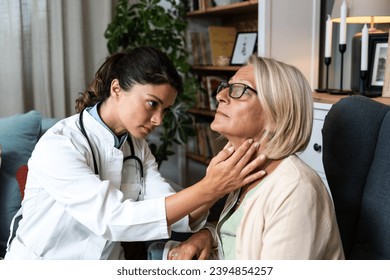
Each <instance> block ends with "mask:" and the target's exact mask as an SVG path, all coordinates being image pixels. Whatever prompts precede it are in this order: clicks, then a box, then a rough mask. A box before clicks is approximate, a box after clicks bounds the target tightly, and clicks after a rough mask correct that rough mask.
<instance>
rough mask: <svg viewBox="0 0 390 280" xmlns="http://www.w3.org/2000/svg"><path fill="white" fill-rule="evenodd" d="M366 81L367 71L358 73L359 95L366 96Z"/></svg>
mask: <svg viewBox="0 0 390 280" xmlns="http://www.w3.org/2000/svg"><path fill="white" fill-rule="evenodd" d="M366 79H367V70H365V71H360V90H359V93H360V94H362V95H366Z"/></svg>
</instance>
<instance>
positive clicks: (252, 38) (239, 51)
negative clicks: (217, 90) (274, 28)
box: [230, 32, 257, 65]
mask: <svg viewBox="0 0 390 280" xmlns="http://www.w3.org/2000/svg"><path fill="white" fill-rule="evenodd" d="M256 46H257V32H238V33H237V35H236V40H235V42H234V47H233V53H232V55H231V59H230V65H243V64H244V63H245V62H246V61H247V59H248V58H249V56H250V55H251V54H253V53H254V51H255V49H256Z"/></svg>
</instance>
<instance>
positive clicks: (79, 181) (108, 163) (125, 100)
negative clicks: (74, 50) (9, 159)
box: [5, 47, 264, 259]
mask: <svg viewBox="0 0 390 280" xmlns="http://www.w3.org/2000/svg"><path fill="white" fill-rule="evenodd" d="M181 91H182V81H181V78H180V76H179V74H178V73H177V71H176V70H175V68H174V66H173V64H172V62H171V61H170V60H169V59H168V58H167V56H166V55H164V54H163V53H162V52H160V51H158V50H156V49H154V48H151V47H140V48H136V49H134V50H132V51H131V52H129V53H118V54H114V55H112V56H111V57H109V58H108V59H107V60H106V62H105V63H104V64H103V65H102V66H101V67H100V69H99V70H98V71H97V73H96V75H95V79H94V80H93V82H92V84H91V86H90V88H89V89H88V90H87V91H85V92H84V93H83V94H82V95H81V96H80V97H79V98H78V99H77V101H76V109H77V110H78V111H81V112H80V113H79V114H76V115H74V116H71V117H69V118H66V119H64V120H62V121H60V122H58V123H57V124H56V125H55V126H53V127H52V128H51V129H50V130H48V131H47V133H45V135H43V137H42V138H41V139H40V140H39V142H38V143H37V145H36V148H35V150H34V151H33V153H32V156H31V158H30V160H29V162H28V168H29V172H28V178H27V183H26V189H25V197H24V200H23V202H22V207H21V209H20V211H19V212H18V214H17V216H20V215H21V216H22V219H21V220H20V222H19V226H18V229H17V232H16V236H15V237H13V239H12V236H10V240H11V239H12V242H10V244H9V246H8V249H7V254H6V256H5V259H123V258H124V255H123V250H122V247H121V245H120V241H147V240H156V239H165V238H169V236H170V233H171V230H175V231H178V232H191V231H196V230H198V229H200V228H201V227H202V226H203V225H204V223H205V219H206V216H207V213H208V209H209V208H210V207H211V205H212V204H213V203H214V202H215V201H216V200H218V199H219V198H221V197H222V196H224V195H225V194H227V193H230V192H232V191H234V190H235V189H237V188H239V187H241V186H243V185H246V184H248V183H249V182H251V181H253V180H256V179H258V178H260V177H262V176H263V175H264V171H256V170H257V168H258V167H259V166H260V165H261V164H262V163H263V162H264V159H263V158H262V157H260V158H259V157H257V158H256V159H254V160H252V159H253V158H252V156H253V155H254V154H255V151H256V147H257V145H256V144H254V143H253V141H252V140H250V139H249V140H248V141H246V142H245V143H244V144H243V145H242V146H241V147H240V148H238V149H236V151H234V150H233V149H231V148H230V149H224V150H223V151H222V152H220V153H219V154H218V155H217V156H216V157H215V158H214V159H213V160H212V161H211V163H210V165H209V167H208V169H207V172H206V175H205V177H204V178H203V179H202V180H201V181H199V182H198V183H196V184H195V185H193V186H190V187H188V188H185V189H184V190H183V191H180V192H178V193H175V192H174V190H173V189H172V188H171V187H170V185H169V184H168V183H166V182H165V181H164V179H163V178H162V177H161V174H160V173H159V172H158V169H157V164H156V162H155V159H154V157H153V156H152V154H151V152H150V150H149V148H148V144H147V142H146V141H145V140H144V138H145V137H146V136H147V135H148V134H150V133H151V132H152V131H153V129H155V128H156V127H157V126H158V125H160V124H161V122H162V119H163V117H164V114H165V113H166V112H167V111H168V110H169V109H170V107H171V106H172V105H173V103H174V101H175V98H176V95H177V94H179V93H180V92H181ZM12 227H13V225H12V226H11V228H12ZM11 232H12V230H11ZM11 235H12V234H11Z"/></svg>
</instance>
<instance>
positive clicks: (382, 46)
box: [371, 43, 388, 86]
mask: <svg viewBox="0 0 390 280" xmlns="http://www.w3.org/2000/svg"><path fill="white" fill-rule="evenodd" d="M387 48H388V44H387V43H378V44H376V45H375V50H374V51H375V52H374V60H373V66H372V76H371V85H372V86H383V81H384V78H385V66H386V59H387Z"/></svg>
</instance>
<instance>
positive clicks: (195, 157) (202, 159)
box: [187, 152, 211, 165]
mask: <svg viewBox="0 0 390 280" xmlns="http://www.w3.org/2000/svg"><path fill="white" fill-rule="evenodd" d="M187 157H188V158H190V159H192V160H195V161H197V162H200V163H203V164H207V165H208V164H209V163H210V161H211V159H210V158H208V157H203V156H198V155H195V154H193V153H188V152H187Z"/></svg>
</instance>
